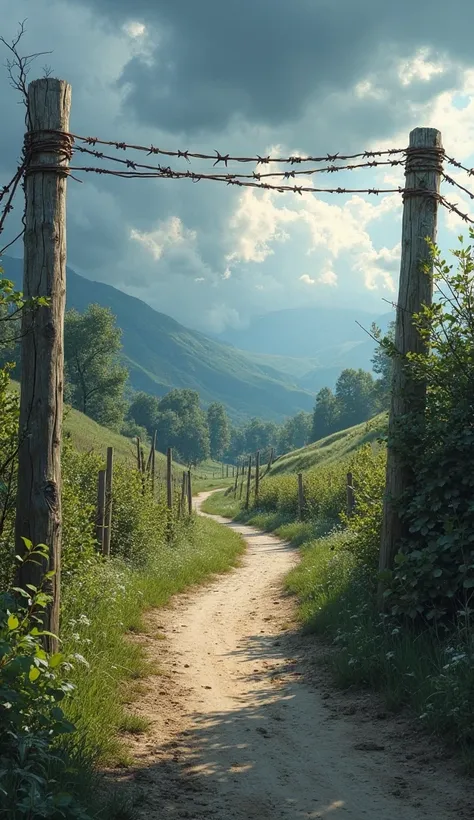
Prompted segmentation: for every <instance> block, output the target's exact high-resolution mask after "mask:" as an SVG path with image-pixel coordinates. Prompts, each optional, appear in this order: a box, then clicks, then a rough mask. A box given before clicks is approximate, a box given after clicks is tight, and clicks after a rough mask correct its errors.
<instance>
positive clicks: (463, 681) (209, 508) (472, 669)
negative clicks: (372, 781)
mask: <svg viewBox="0 0 474 820" xmlns="http://www.w3.org/2000/svg"><path fill="white" fill-rule="evenodd" d="M354 430H355V428H354ZM349 432H350V431H349ZM357 435H358V436H359V440H360V431H359V433H358V434H357ZM351 439H352V440H354V431H353V432H352V433H351V434H350V435H349V436H341V437H339V438H338V439H337V440H336V441H334V440H333V441H332V442H329V444H328V447H329V448H331V447H332V448H336V449H337V447H338V446H339V447H340V449H339V453H340V455H339V459H338V460H336V459H334V458H332V457H331V458H330V459H328V462H327V465H326V466H325V465H324V463H321V462H319V463H316V465H314V463H311V464H310V468H309V470H308V471H307V472H306V474H305V486H306V487H308V488H310V487H312V489H313V493H314V492H315V491H316V494H317V495H319V497H321V496H320V494H321V493H325V492H328V494H329V495H328V498H327V502H326V503H325V504H324V505H321V504H319V505H318V506H314V507H313V511H312V513H313V517H312V518H311V519H310V520H308V521H297V520H295V519H294V513H293V512H292V508H291V505H290V504H288V503H285V499H284V492H285V491H288V488H286V483H287V481H288V480H289V479H291V480H292V481H293V476H291V475H289V476H285V475H284V474H282V475H276V476H274V477H273V479H272V477H271V476H270V478H269V479H265V481H268V482H269V485H268V487H267V490H266V491H265V492H264V491H263V490H262V497H263V499H264V500H269V501H270V502H271V504H273V505H274V507H273V509H265V510H262V509H260V510H258V509H257V510H255V509H254V510H250V511H249V512H245V511H243V510H242V507H241V505H240V504H239V502H238V501H237V502H236V501H235V500H234V499H233V498H232V497H231V496H227V495H226V494H225V493H216V494H215V495H213V496H211V497H210V498H209V499H208V500H207V501H206V502H205V504H204V505H203V510H204V511H205V512H209V513H212V514H216V515H224V516H228V517H233V518H234V519H236V520H239V521H240V520H244V521H246V522H248V523H250V524H252V525H253V526H256V527H259V528H260V529H262V530H265V531H271V532H275V533H276V534H277V535H279V536H280V537H282V538H284V539H286V540H289V541H291V542H292V543H293V544H295V545H298V546H300V548H301V561H300V563H299V565H298V566H297V567H296V568H295V569H293V570H292V571H291V573H290V574H289V575H288V577H287V579H286V587H287V589H288V591H289V592H291V593H292V594H294V595H295V596H296V597H297V599H298V617H299V621H300V623H301V626H302V628H303V629H304V630H305V631H306V632H313V633H315V634H318V635H319V636H321V637H322V638H323V639H324V640H325V641H326V642H327V643H328V644H329V645H330V646H331V647H332V648H331V651H330V652H328V659H329V663H330V665H331V668H332V671H333V673H334V678H335V681H336V683H337V684H338V685H339V686H341V687H343V688H347V687H350V686H364V687H365V686H367V687H370V688H372V689H375V690H378V691H380V692H381V693H382V695H383V697H384V699H385V702H386V706H387V708H388V709H391V710H394V711H397V710H399V709H401V708H402V707H406V708H408V709H409V710H410V711H411V714H412V715H413V721H414V723H416V724H418V725H420V726H423V727H425V728H426V730H427V731H428V732H432V733H436V734H438V735H439V736H441V737H443V738H444V739H445V740H446V741H447V742H448V743H451V744H453V745H454V746H455V747H456V748H457V750H458V751H459V752H460V755H461V757H462V759H463V761H464V764H465V768H466V770H467V771H469V772H472V773H474V654H473V649H474V634H473V630H472V626H469V625H467V624H466V623H465V621H463V620H462V619H461V618H460V619H459V621H458V623H457V624H454V625H453V624H451V625H445V626H442V625H440V626H438V627H433V626H428V625H426V624H425V625H423V624H416V625H415V624H412V623H409V622H407V621H403V620H400V619H396V618H395V617H392V616H388V615H382V614H380V613H379V612H378V611H377V609H376V607H375V603H374V602H375V598H376V596H375V586H376V570H375V556H376V553H377V548H378V542H379V533H378V526H377V524H376V523H374V522H376V520H377V517H376V515H375V518H374V519H373V520H372V519H371V518H370V517H368V518H367V517H365V513H364V518H363V519H362V520H361V522H359V523H358V524H357V525H356V527H357V526H358V527H360V526H361V523H362V525H363V529H358V530H357V532H356V531H355V530H354V529H353V530H351V529H350V528H346V529H343V528H342V527H341V525H340V524H338V521H337V516H336V517H334V515H333V514H332V513H333V512H334V510H337V504H334V503H332V501H334V500H337V499H339V500H338V503H340V504H341V506H342V505H343V502H342V503H341V500H340V498H339V496H340V493H339V489H338V485H337V482H335V483H333V484H332V485H331V482H330V480H329V479H330V477H331V474H332V472H333V471H334V469H336V473H337V472H338V470H339V467H340V465H341V464H342V465H344V466H345V464H347V461H346V459H347V452H348V451H347V445H348V442H349V441H350V440H351ZM327 441H329V440H327ZM344 441H345V443H344V445H343V446H342V445H341V444H340V442H344ZM307 449H309V448H307ZM293 455H295V454H293ZM381 457H382V453H380V452H379V451H377V453H376V454H373V458H372V459H369V460H368V461H367V462H365V463H364V461H363V460H360V458H362V457H360V456H359V454H358V455H357V464H358V466H357V470H359V475H358V478H359V479H360V480H361V481H362V486H363V487H364V490H365V491H367V492H368V493H369V495H368V498H371V499H373V500H374V501H375V506H374V507H372V505H371V504H369V506H368V507H367V510H368V513H369V514H370V515H372V514H375V512H374V511H375V507H376V506H377V504H380V503H381V502H380V493H381V489H380V487H379V486H378V484H377V481H378V479H377V477H376V473H377V471H380V470H381V469H382V461H383V459H382V458H381ZM289 461H290V463H292V464H293V465H294V464H295V463H296V462H295V459H294V458H290V459H289ZM307 463H309V462H307ZM364 471H365V475H364ZM324 476H325V477H326V480H325V482H323V483H321V479H322V478H324ZM265 481H264V482H263V484H262V486H264V484H265ZM295 486H296V485H295ZM271 487H273V488H274V490H273V491H271V490H270V488H271ZM290 489H291V492H294V490H295V488H294V487H293V485H291V488H290ZM332 497H333V498H332ZM331 498H332V501H331ZM341 506H340V507H339V509H341ZM321 510H323V511H324V510H325V511H329V512H330V513H331V515H329V516H326V517H324V515H321V512H320V511H321ZM354 526H355V522H353V523H352V527H353V528H354ZM361 545H362V547H363V548H364V552H363V553H361V551H360V550H361ZM367 547H368V551H367ZM361 555H365V556H366V557H365V558H364V559H362V558H361ZM362 560H369V561H370V562H372V560H373V561H374V568H373V569H371V570H370V571H369V570H368V569H367V567H364V565H363V563H362Z"/></svg>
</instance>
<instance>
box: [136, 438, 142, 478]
mask: <svg viewBox="0 0 474 820" xmlns="http://www.w3.org/2000/svg"><path fill="white" fill-rule="evenodd" d="M137 470H138V472H139V473H141V471H142V448H141V441H140V436H137Z"/></svg>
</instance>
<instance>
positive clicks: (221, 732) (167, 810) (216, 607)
mask: <svg viewBox="0 0 474 820" xmlns="http://www.w3.org/2000/svg"><path fill="white" fill-rule="evenodd" d="M207 495H208V493H204V494H202V496H200V500H198V504H199V503H200V502H202V500H203V499H204V498H205V497H207ZM218 520H219V521H221V523H222V524H223V525H224V526H232V527H233V528H234V529H236V530H237V531H238V532H241V533H242V534H243V535H244V537H245V538H246V540H247V543H248V550H247V553H246V555H245V556H244V558H243V561H242V565H241V566H240V567H239V568H238V569H236V570H233V571H232V572H231V573H229V574H228V575H226V576H223V577H220V578H218V579H217V580H215V581H214V582H213V583H211V584H210V585H209V586H207V587H205V588H202V589H199V590H197V591H195V592H192V593H190V594H189V595H182V596H179V597H178V598H176V599H175V601H174V603H173V606H172V608H170V609H169V610H165V611H163V610H161V611H157V612H154V613H151V614H150V634H149V635H147V636H142V637H141V638H140V640H142V641H143V642H144V644H145V645H146V648H147V652H148V655H149V657H150V659H151V660H152V661H153V663H154V664H155V665H158V666H159V667H160V668H161V669H162V670H163V674H157V675H153V676H151V677H150V678H148V679H147V680H146V686H145V687H144V690H145V691H144V694H143V697H142V698H141V700H140V702H139V703H138V704H137V705H136V706H135V707H134V708H135V709H136V711H137V712H138V713H139V714H141V715H144V716H146V717H148V718H149V719H150V721H151V726H150V730H149V732H148V733H147V734H145V735H142V736H137V737H136V738H131V739H130V746H131V753H132V755H133V757H134V760H135V764H134V766H132V767H131V768H130V769H129V770H128V771H127V772H126V773H125V772H124V779H128V780H133V781H134V782H135V783H136V785H137V786H138V788H139V794H140V800H139V816H140V818H142V820H155V819H156V820H158V818H160V820H170V819H171V818H173V819H174V818H179V819H181V818H194V819H195V820H200V818H211V820H212V818H214V817H215V818H216V820H252V819H255V820H257V818H258V820H300V819H302V818H329V819H330V820H343V818H344V820H346V819H347V820H348V819H349V818H353V820H425V818H426V819H427V818H430V820H451V818H454V817H456V818H459V819H460V818H474V810H473V808H472V800H471V801H470V799H469V791H470V790H471V792H472V783H469V782H468V781H466V780H464V779H463V778H462V777H461V776H460V775H458V773H457V772H456V767H455V762H454V761H453V760H449V759H446V757H447V756H446V753H445V752H444V751H443V750H442V748H441V747H439V746H438V745H437V744H436V743H435V742H434V741H432V740H429V739H427V738H426V737H425V736H423V735H422V734H421V733H419V734H418V733H416V732H415V731H414V730H413V727H412V726H410V723H409V721H408V718H407V717H403V716H402V717H400V716H399V717H393V716H392V715H388V714H387V713H386V712H385V711H384V709H383V706H382V705H381V703H379V702H378V701H377V698H376V697H374V696H372V695H368V694H360V693H359V694H357V693H352V694H351V693H349V694H348V693H340V692H337V691H335V690H334V688H333V686H332V685H331V681H330V679H329V678H328V674H327V672H325V671H324V665H323V664H322V663H321V652H322V651H323V650H322V649H321V646H318V642H317V641H315V640H314V638H308V637H302V636H301V635H300V634H298V630H297V628H296V626H295V624H294V603H293V602H292V601H291V599H289V598H288V597H286V596H285V594H284V592H283V591H282V579H283V577H284V575H285V573H287V572H288V570H289V569H290V568H291V567H292V566H293V565H294V563H295V561H296V560H297V554H296V552H295V551H294V550H293V549H292V548H291V547H290V546H289V545H287V544H285V543H284V542H282V541H280V540H279V539H277V538H275V537H273V536H271V535H267V534H262V533H260V532H258V531H256V530H254V529H253V528H251V527H244V526H236V525H234V524H230V523H229V522H227V521H225V520H224V519H218ZM470 803H471V805H470Z"/></svg>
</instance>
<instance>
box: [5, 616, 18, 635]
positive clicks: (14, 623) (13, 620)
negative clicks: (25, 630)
mask: <svg viewBox="0 0 474 820" xmlns="http://www.w3.org/2000/svg"><path fill="white" fill-rule="evenodd" d="M7 625H8V629H9V630H10V632H12V631H13V630H14V629H18V627H19V626H20V621H19V620H18V618H17V617H16V615H10V617H9V618H8V621H7Z"/></svg>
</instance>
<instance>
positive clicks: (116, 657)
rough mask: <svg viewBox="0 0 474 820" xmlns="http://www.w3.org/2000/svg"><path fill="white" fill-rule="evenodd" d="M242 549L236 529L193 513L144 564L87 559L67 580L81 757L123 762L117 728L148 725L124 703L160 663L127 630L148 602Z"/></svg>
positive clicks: (66, 629) (156, 603) (138, 622)
mask: <svg viewBox="0 0 474 820" xmlns="http://www.w3.org/2000/svg"><path fill="white" fill-rule="evenodd" d="M243 549H244V542H243V540H242V539H241V538H240V536H239V535H238V534H237V533H235V532H233V531H231V530H227V529H224V528H223V527H220V526H219V525H218V524H216V523H215V522H213V521H211V520H208V519H194V520H193V523H192V525H191V527H190V528H188V531H187V532H183V534H182V536H181V537H180V538H179V540H178V541H177V543H175V544H173V545H171V546H168V547H166V546H164V547H162V548H161V549H159V550H158V551H157V553H156V555H155V556H153V557H150V560H149V563H148V566H147V567H146V569H144V570H142V571H136V570H132V569H130V568H129V567H128V566H127V565H125V564H124V563H122V562H120V561H118V560H115V559H113V560H111V561H110V562H108V563H107V564H99V565H92V566H91V567H90V568H89V570H88V571H86V572H84V574H83V575H82V577H81V579H80V580H78V581H77V582H76V583H74V584H73V585H71V587H70V588H69V589H68V587H67V585H66V584H65V589H64V599H63V629H62V635H63V642H64V647H63V648H64V651H65V652H66V653H73V654H75V655H76V656H77V655H79V656H81V657H82V658H83V660H82V661H81V660H77V661H76V662H75V669H74V673H73V682H74V683H75V685H76V686H77V690H76V693H75V696H74V697H73V698H72V699H71V701H70V702H69V703H68V704H67V712H68V716H69V718H70V719H71V720H72V721H73V722H74V723H76V725H77V727H78V741H79V746H80V748H81V753H82V754H83V755H84V756H85V757H86V758H87V759H89V760H91V761H93V762H94V763H101V764H109V765H111V764H117V763H124V762H127V755H126V752H125V751H124V745H123V741H122V740H121V738H120V733H121V732H126V731H128V732H130V731H138V730H140V731H145V729H146V727H145V726H144V725H143V724H142V723H140V721H137V718H136V716H134V715H133V712H132V711H131V709H130V704H131V701H132V703H133V695H134V692H137V690H136V689H135V686H136V685H137V684H139V683H140V679H141V678H143V677H144V676H146V675H148V674H150V671H151V672H152V673H153V674H157V673H158V674H160V670H156V669H154V670H150V668H149V665H148V663H147V661H146V659H145V656H144V653H143V650H142V649H141V647H140V646H139V645H138V644H137V643H134V642H133V641H130V640H129V639H127V633H129V632H131V631H134V632H136V631H139V630H140V629H141V628H142V619H143V616H144V613H145V612H146V609H147V608H148V607H162V606H165V605H166V604H167V603H168V602H169V600H170V598H171V596H172V595H175V594H176V593H178V592H181V591H183V590H184V589H186V588H188V587H192V586H193V585H196V584H200V583H203V582H205V581H206V580H208V579H209V577H210V576H212V575H213V574H214V573H219V572H225V571H227V570H228V569H229V568H230V567H232V566H235V565H236V564H237V562H238V560H239V556H240V554H241V553H242V552H243ZM84 661H85V663H84ZM138 692H139V688H138ZM132 708H133V707H132Z"/></svg>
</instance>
